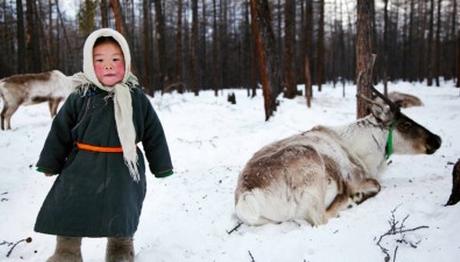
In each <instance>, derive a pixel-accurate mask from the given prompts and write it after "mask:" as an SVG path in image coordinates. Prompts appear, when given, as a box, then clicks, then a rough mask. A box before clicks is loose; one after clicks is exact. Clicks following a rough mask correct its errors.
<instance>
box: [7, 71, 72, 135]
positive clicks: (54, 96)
mask: <svg viewBox="0 0 460 262" xmlns="http://www.w3.org/2000/svg"><path fill="white" fill-rule="evenodd" d="M76 84H77V83H74V82H73V81H72V80H71V77H68V76H66V75H64V74H63V73H61V72H60V71H58V70H53V71H49V72H43V73H38V74H19V75H13V76H10V77H6V78H3V79H1V80H0V95H1V97H2V98H3V109H2V112H1V128H2V130H4V129H11V116H12V115H13V114H14V112H16V110H17V109H18V107H19V106H20V105H21V104H23V105H31V104H36V103H41V102H45V101H48V104H49V109H50V114H51V117H53V116H55V115H56V112H57V108H58V106H59V103H60V102H61V101H62V100H63V99H64V98H66V97H67V96H68V95H69V94H70V93H71V92H72V90H73V87H74V86H76Z"/></svg>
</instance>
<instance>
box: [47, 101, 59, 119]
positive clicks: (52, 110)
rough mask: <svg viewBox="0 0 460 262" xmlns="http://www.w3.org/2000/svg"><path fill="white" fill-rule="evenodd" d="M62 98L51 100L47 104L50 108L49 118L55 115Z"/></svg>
mask: <svg viewBox="0 0 460 262" xmlns="http://www.w3.org/2000/svg"><path fill="white" fill-rule="evenodd" d="M61 100H62V98H51V99H50V100H49V102H48V105H49V108H50V114H51V117H54V116H55V115H56V114H57V109H58V107H59V103H60V102H61Z"/></svg>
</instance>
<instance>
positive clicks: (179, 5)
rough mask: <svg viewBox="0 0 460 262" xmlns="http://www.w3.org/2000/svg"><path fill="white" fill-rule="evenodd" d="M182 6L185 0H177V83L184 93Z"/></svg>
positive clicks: (179, 90) (179, 89)
mask: <svg viewBox="0 0 460 262" xmlns="http://www.w3.org/2000/svg"><path fill="white" fill-rule="evenodd" d="M182 7H183V1H182V0H178V1H177V26H176V27H177V28H176V79H175V81H176V85H178V92H179V93H182V92H183V89H184V86H183V84H182Z"/></svg>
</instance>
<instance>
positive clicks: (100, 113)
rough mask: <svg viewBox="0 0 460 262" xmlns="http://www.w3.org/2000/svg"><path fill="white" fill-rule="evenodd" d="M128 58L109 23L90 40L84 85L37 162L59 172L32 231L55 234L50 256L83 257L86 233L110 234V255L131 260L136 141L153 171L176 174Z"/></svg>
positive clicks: (139, 180)
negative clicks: (82, 243) (108, 26)
mask: <svg viewBox="0 0 460 262" xmlns="http://www.w3.org/2000/svg"><path fill="white" fill-rule="evenodd" d="M130 60H131V57H130V52H129V47H128V44H127V42H126V40H125V39H124V38H123V36H122V35H121V34H119V33H118V32H116V31H114V30H112V29H108V28H104V29H100V30H97V31H94V32H93V33H92V34H90V35H89V36H88V38H87V39H86V42H85V45H84V50H83V74H81V75H80V78H81V80H82V85H81V86H79V87H78V88H77V89H76V90H75V91H74V92H73V93H72V94H71V95H70V96H69V97H68V98H67V100H66V102H65V104H64V105H63V107H62V108H61V110H60V111H59V113H58V115H57V116H56V118H55V119H54V121H53V124H52V126H51V130H50V132H49V134H48V137H47V138H46V141H45V145H44V147H43V150H42V152H41V154H40V159H39V161H38V162H37V170H38V171H40V172H43V173H45V174H46V175H47V176H50V175H54V174H59V176H58V177H57V179H56V181H55V182H54V185H53V187H52V188H51V190H50V192H49V193H48V196H47V197H46V199H45V201H44V203H43V205H42V207H41V209H40V212H39V214H38V217H37V221H36V224H35V231H37V232H41V233H47V234H53V235H57V244H56V250H55V253H54V255H53V256H52V257H50V258H49V259H48V261H82V257H81V251H80V245H81V238H82V237H107V238H108V242H107V250H106V261H133V260H134V250H133V235H134V233H135V232H136V229H137V225H138V223H139V216H140V213H141V209H142V202H143V201H144V196H145V192H146V180H145V164H144V157H143V155H142V152H141V151H140V149H139V148H137V147H136V144H137V143H139V142H142V145H143V148H144V151H145V154H146V157H147V160H148V162H149V168H150V171H151V172H152V173H153V174H155V176H156V177H166V176H169V175H171V174H172V164H171V159H170V155H169V150H168V145H167V143H166V138H165V135H164V132H163V129H162V126H161V123H160V121H159V119H158V117H157V115H156V113H155V111H154V110H153V108H152V106H151V104H150V101H149V100H148V98H147V97H146V96H145V95H144V93H143V91H142V89H141V88H140V87H139V86H138V83H137V81H136V78H135V77H134V75H132V74H131V72H130V64H131V61H130Z"/></svg>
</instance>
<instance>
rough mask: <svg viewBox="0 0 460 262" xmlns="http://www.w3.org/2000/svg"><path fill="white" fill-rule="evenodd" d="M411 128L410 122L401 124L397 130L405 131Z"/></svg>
mask: <svg viewBox="0 0 460 262" xmlns="http://www.w3.org/2000/svg"><path fill="white" fill-rule="evenodd" d="M411 127H412V124H411V123H410V122H403V123H401V124H399V126H398V129H399V130H401V131H407V130H409V129H410V128H411Z"/></svg>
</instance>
